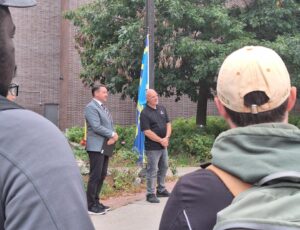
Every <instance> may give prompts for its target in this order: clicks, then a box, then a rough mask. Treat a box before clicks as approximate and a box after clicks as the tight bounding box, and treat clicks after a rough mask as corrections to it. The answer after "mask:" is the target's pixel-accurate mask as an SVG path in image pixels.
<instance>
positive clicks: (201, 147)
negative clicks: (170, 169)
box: [169, 117, 228, 162]
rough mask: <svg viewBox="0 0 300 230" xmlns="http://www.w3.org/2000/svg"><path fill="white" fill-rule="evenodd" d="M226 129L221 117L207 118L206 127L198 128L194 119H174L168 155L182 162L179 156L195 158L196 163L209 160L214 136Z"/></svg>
mask: <svg viewBox="0 0 300 230" xmlns="http://www.w3.org/2000/svg"><path fill="white" fill-rule="evenodd" d="M227 129H228V126H227V125H226V122H225V121H224V119H222V118H221V117H208V121H207V126H206V127H205V128H200V127H198V126H197V125H196V122H195V118H191V119H182V118H179V119H175V120H174V121H173V122H172V137H171V139H170V146H169V153H170V155H171V156H174V157H175V159H176V158H177V159H178V161H179V162H182V159H180V156H190V155H192V156H195V157H196V161H197V162H204V161H207V160H209V159H210V157H211V156H210V149H211V147H212V144H213V142H214V139H215V137H216V136H218V135H219V134H220V133H221V132H223V131H225V130H227Z"/></svg>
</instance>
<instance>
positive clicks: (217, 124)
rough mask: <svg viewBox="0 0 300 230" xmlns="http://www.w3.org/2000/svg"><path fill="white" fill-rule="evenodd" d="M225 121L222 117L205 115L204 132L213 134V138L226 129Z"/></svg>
mask: <svg viewBox="0 0 300 230" xmlns="http://www.w3.org/2000/svg"><path fill="white" fill-rule="evenodd" d="M228 128H229V127H228V125H227V123H226V121H225V120H224V119H223V118H222V117H217V116H209V117H207V121H206V127H205V132H206V133H207V134H208V135H213V136H214V137H215V138H216V137H217V136H218V135H219V134H220V133H221V132H224V131H226V130H227V129H228Z"/></svg>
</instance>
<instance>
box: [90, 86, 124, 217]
mask: <svg viewBox="0 0 300 230" xmlns="http://www.w3.org/2000/svg"><path fill="white" fill-rule="evenodd" d="M92 95H93V99H92V101H91V102H90V103H89V104H88V105H87V106H86V108H85V119H86V123H87V142H86V150H87V152H88V154H89V159H90V178H89V182H88V186H87V202H88V210H89V213H90V214H98V215H102V214H105V213H106V211H108V210H109V209H110V208H109V207H108V206H105V205H103V204H102V203H100V202H99V193H100V191H101V188H102V185H103V181H104V179H105V177H106V174H107V168H108V161H109V157H108V156H106V155H105V154H103V152H101V150H102V146H103V144H105V143H104V142H105V141H107V144H108V145H112V144H114V143H115V142H116V141H117V140H118V134H117V133H116V132H115V131H114V127H113V120H112V116H111V114H110V112H109V110H108V109H107V108H106V107H105V106H104V104H103V103H104V102H106V101H107V97H108V93H107V89H106V87H105V86H104V85H95V86H93V88H92Z"/></svg>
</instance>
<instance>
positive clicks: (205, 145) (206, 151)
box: [183, 134, 214, 162]
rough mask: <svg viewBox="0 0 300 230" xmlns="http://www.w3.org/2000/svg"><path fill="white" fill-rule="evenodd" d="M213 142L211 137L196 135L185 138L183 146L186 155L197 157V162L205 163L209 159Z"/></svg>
mask: <svg viewBox="0 0 300 230" xmlns="http://www.w3.org/2000/svg"><path fill="white" fill-rule="evenodd" d="M213 142H214V138H213V137H212V136H208V135H200V134H196V135H193V136H192V137H189V138H185V139H184V140H183V145H184V146H185V147H186V150H187V152H188V153H190V154H192V155H196V156H197V159H198V161H199V162H205V161H207V160H209V159H210V158H211V156H210V150H211V147H212V145H213Z"/></svg>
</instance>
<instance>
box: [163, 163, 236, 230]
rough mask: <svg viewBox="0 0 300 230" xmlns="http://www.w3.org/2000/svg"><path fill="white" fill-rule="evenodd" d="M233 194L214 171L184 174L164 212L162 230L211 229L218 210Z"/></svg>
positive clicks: (227, 203) (225, 204) (224, 205)
mask: <svg viewBox="0 0 300 230" xmlns="http://www.w3.org/2000/svg"><path fill="white" fill-rule="evenodd" d="M232 200H233V195H232V194H231V192H230V191H229V190H228V189H227V187H226V186H225V185H224V183H223V182H222V181H221V180H220V179H219V177H218V176H216V175H215V174H214V173H213V172H211V171H209V170H205V169H199V170H197V171H195V172H192V173H190V174H187V175H185V176H183V177H182V178H181V179H180V180H179V181H178V182H177V184H176V186H175V187H174V189H173V191H172V193H171V196H170V198H169V200H168V201H167V204H166V206H165V209H164V211H163V215H162V218H161V222H160V226H159V230H188V229H190V228H189V224H190V226H191V229H193V230H194V229H196V230H212V229H213V228H214V226H215V224H216V218H217V213H218V212H219V211H221V210H222V209H224V208H225V207H227V206H228V205H230V204H231V202H232Z"/></svg>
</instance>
